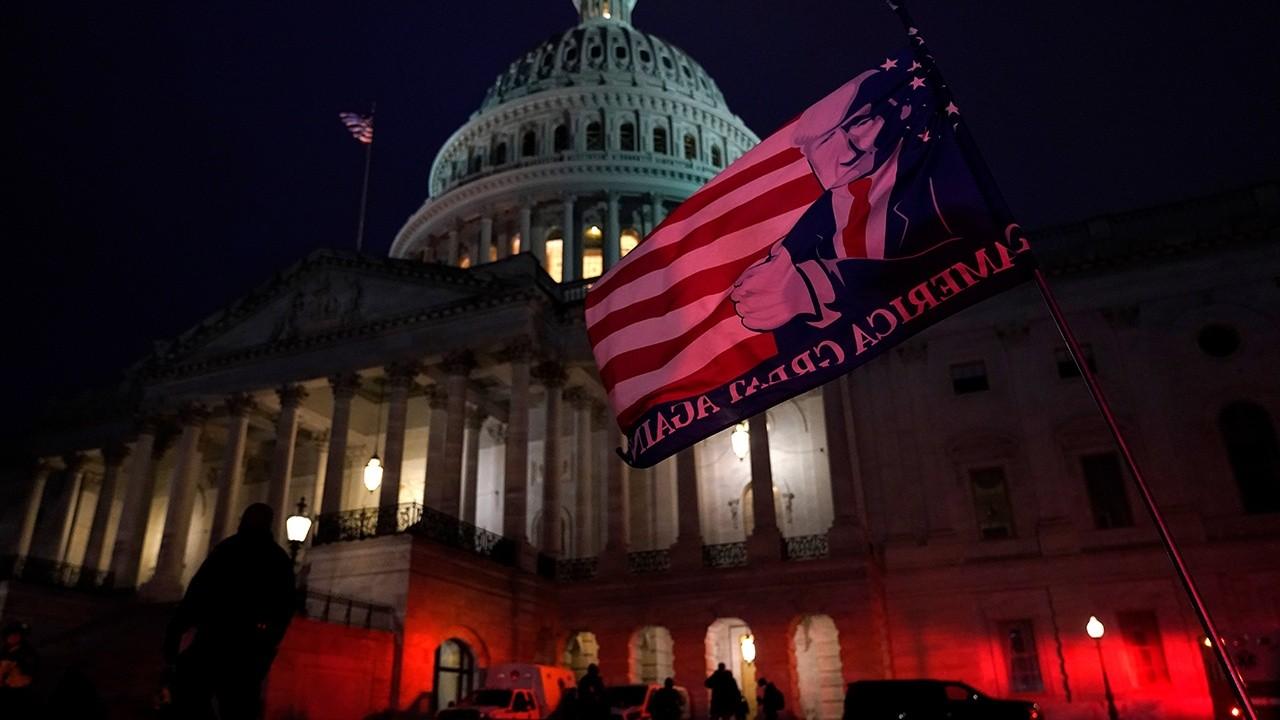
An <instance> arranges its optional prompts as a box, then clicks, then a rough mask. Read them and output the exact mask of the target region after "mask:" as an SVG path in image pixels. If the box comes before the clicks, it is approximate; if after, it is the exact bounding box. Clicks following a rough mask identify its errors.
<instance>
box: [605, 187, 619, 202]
mask: <svg viewBox="0 0 1280 720" xmlns="http://www.w3.org/2000/svg"><path fill="white" fill-rule="evenodd" d="M621 199H622V193H620V192H618V191H617V190H610V191H608V192H606V193H605V200H607V201H608V202H609V204H611V205H616V204H617V203H618V201H619V200H621Z"/></svg>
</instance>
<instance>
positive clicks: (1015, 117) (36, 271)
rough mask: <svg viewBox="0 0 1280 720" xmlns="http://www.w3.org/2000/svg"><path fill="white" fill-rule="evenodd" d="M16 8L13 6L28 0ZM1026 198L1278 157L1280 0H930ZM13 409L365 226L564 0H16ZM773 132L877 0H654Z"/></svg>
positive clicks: (1031, 217)
mask: <svg viewBox="0 0 1280 720" xmlns="http://www.w3.org/2000/svg"><path fill="white" fill-rule="evenodd" d="M15 6H17V7H15ZM912 8H913V11H914V13H915V15H916V20H917V22H918V23H919V24H920V25H921V27H922V29H923V31H924V35H925V37H926V38H927V39H928V40H929V42H930V44H931V45H932V47H933V49H934V52H935V55H936V56H937V57H938V60H939V63H940V66H941V68H942V70H943V72H944V73H945V74H946V75H947V77H948V79H949V81H950V82H951V84H952V86H953V87H954V88H955V91H956V93H957V97H958V99H959V102H960V106H961V109H962V110H963V111H964V112H965V114H966V117H967V118H968V120H969V123H970V127H971V128H972V130H973V131H974V133H975V135H976V136H977V139H978V142H979V143H980V145H981V147H982V149H983V151H984V152H985V154H986V157H987V160H988V163H989V164H990V165H991V167H992V169H993V171H994V173H995V175H996V177H997V179H998V180H999V182H1000V183H1001V185H1002V187H1003V190H1004V193H1005V195H1006V196H1007V197H1008V200H1009V202H1010V204H1011V205H1012V207H1013V210H1014V212H1015V213H1016V214H1017V215H1018V217H1019V218H1020V219H1021V221H1022V222H1023V224H1024V225H1026V226H1029V227H1032V228H1035V227H1042V226H1045V225H1049V224H1054V223H1059V222H1065V221H1070V220H1076V219H1082V218H1085V217H1089V216H1091V215H1096V214H1100V213H1105V212H1110V211H1117V210H1125V209H1131V208H1136V207H1141V206H1147V205H1154V204H1160V203H1164V202H1169V201H1175V200H1179V199H1183V198H1188V197H1194V196H1197V195H1202V194H1208V193H1213V192H1218V191H1222V190H1229V189H1234V188H1240V187H1245V186H1248V185H1250V184H1253V183H1256V182H1259V181H1263V180H1268V179H1275V178H1276V177H1277V176H1280V173H1278V172H1277V170H1280V162H1278V160H1280V137H1278V136H1277V132H1278V131H1277V128H1280V53H1277V52H1276V50H1275V48H1274V45H1273V43H1274V42H1275V36H1276V31H1277V29H1280V3H1276V2H1273V1H1270V0H1267V1H1262V0H1258V1H1255V2H1250V1H1248V0H1242V1H1241V2H1234V3H1209V2H1203V1H1202V0H1199V1H1196V2H1192V1H1190V0H1185V1H1184V0H1161V1H1154V0H1147V1H1141V0H1127V1H1126V2H1116V1H1115V0H1074V1H1073V2H1027V1H1026V0H983V1H982V2H976V1H970V2H959V1H957V0H917V1H916V2H915V3H914V4H913V5H912ZM0 12H2V13H3V30H0V33H3V35H2V40H3V45H4V50H3V52H4V53H5V54H6V56H7V58H6V60H7V67H8V68H9V71H8V73H7V75H8V78H9V80H10V86H11V87H12V90H11V91H10V93H11V94H10V97H11V98H16V102H11V103H10V105H9V108H8V112H7V113H6V114H7V115H8V119H9V121H10V123H9V125H10V127H11V128H12V129H11V130H10V132H9V133H8V139H7V150H8V152H7V153H6V162H5V166H6V170H7V173H6V174H7V175H8V177H9V180H8V182H6V183H5V185H6V187H8V190H6V191H5V192H4V197H5V206H6V207H5V211H4V216H3V220H2V222H3V223H4V225H3V227H4V247H5V253H6V257H5V262H4V264H3V267H4V271H3V276H4V283H3V286H4V287H5V291H6V297H5V298H3V300H4V309H5V312H6V314H7V315H8V319H7V322H6V325H7V327H8V329H9V330H8V333H6V341H5V342H4V343H3V344H4V348H5V349H4V350H3V353H4V355H5V357H6V360H7V362H8V363H10V364H11V366H12V367H10V368H8V369H9V372H8V373H7V374H6V375H5V378H6V381H7V385H8V388H9V393H8V394H9V395H10V399H7V400H6V408H5V409H6V412H5V413H3V415H4V416H5V418H6V422H7V423H10V424H16V425H19V426H21V424H22V423H23V421H24V419H25V418H27V417H29V416H28V415H27V414H26V412H25V409H28V408H31V407H32V406H33V405H34V404H35V403H36V402H37V400H39V399H40V398H44V397H49V396H59V395H65V394H67V393H71V392H74V391H76V390H77V389H81V388H84V387H86V386H93V385H95V384H101V383H104V382H110V381H111V380H112V379H113V378H117V377H119V375H120V372H121V371H122V369H124V368H125V367H127V366H128V365H130V364H131V363H133V362H135V361H137V360H138V359H140V358H141V357H142V356H143V355H144V354H145V352H146V351H147V349H148V348H149V347H150V343H151V341H152V340H154V339H159V338H165V337H171V336H173V335H175V334H177V333H178V332H181V331H182V330H183V329H185V328H187V327H189V326H191V325H193V324H195V323H196V322H198V321H199V320H200V319H201V318H203V317H204V316H206V315H207V314H209V313H211V312H213V311H215V310H216V309H218V308H219V307H221V306H223V305H225V304H227V303H229V302H230V301H232V300H234V299H235V298H237V297H239V296H240V295H242V294H244V293H245V292H247V291H249V290H250V289H252V288H253V287H255V286H257V285H260V284H262V283H264V282H266V281H268V280H269V279H270V278H271V276H272V275H273V274H274V273H276V272H278V271H280V270H283V269H284V268H286V267H287V266H288V265H290V264H292V263H293V262H295V261H297V260H298V259H300V258H302V257H303V256H304V255H306V254H307V253H308V252H310V251H311V250H313V249H315V248H320V247H344V248H349V247H353V246H354V234H355V232H354V231H355V224H356V206H357V202H358V193H359V182H360V172H361V168H362V160H363V154H362V147H361V146H359V145H357V144H356V143H355V141H353V140H352V139H351V138H350V137H349V136H348V135H347V134H346V131H345V130H344V129H343V128H342V126H341V125H340V124H339V122H338V120H337V117H336V116H337V113H338V112H340V111H344V110H355V111H360V110H364V109H367V108H368V106H369V103H370V101H372V100H376V101H377V103H378V126H377V142H376V146H375V151H374V164H373V180H372V190H371V200H370V210H369V212H370V219H369V232H368V236H367V241H366V250H367V251H368V252H372V253H378V254H385V252H386V250H387V248H388V247H389V246H390V243H391V240H392V238H393V237H394V235H395V233H396V231H397V230H398V229H399V227H400V225H401V223H402V222H403V221H404V220H405V219H406V218H407V217H408V216H409V215H410V213H412V212H413V211H414V210H415V209H416V208H417V207H418V206H419V205H420V204H421V203H422V201H423V200H424V198H425V197H426V188H427V173H428V171H429V168H430V163H431V160H432V158H433V157H434V154H435V152H436V150H437V149H438V148H439V147H440V145H441V144H442V143H443V142H444V140H445V139H446V138H447V137H448V136H449V134H450V133H451V132H452V131H453V130H454V129H456V128H457V127H458V126H459V125H461V124H462V123H463V122H464V121H465V120H466V119H467V118H468V116H469V115H470V114H471V112H472V111H474V110H475V109H476V108H477V107H478V106H479V104H480V101H481V98H482V97H483V95H484V92H485V89H486V88H487V87H488V86H489V85H490V84H491V83H492V82H493V80H494V78H495V77H496V75H497V74H498V73H499V72H501V71H502V70H503V69H505V67H506V66H507V65H508V63H510V62H511V61H512V60H513V59H515V58H516V57H518V56H519V55H521V54H523V53H524V52H525V51H526V50H528V49H529V48H532V47H533V46H535V45H536V44H538V43H539V42H541V41H542V40H544V39H545V38H547V37H549V36H550V35H552V34H553V33H557V32H559V31H561V30H563V29H565V28H567V27H569V26H570V25H571V24H572V23H573V22H574V21H575V15H574V11H573V8H572V6H571V3H570V1H569V0H489V1H488V2H477V1H466V2H458V1H454V2H446V1H445V0H413V1H409V0H381V1H379V2H361V3H354V2H353V3H341V4H340V3H332V2H254V3H245V2H227V1H225V0H224V1H223V2H216V3H193V2H182V3H157V2H143V3H104V2H43V3H6V4H5V9H4V10H3V11H0ZM634 21H635V24H636V25H637V26H638V27H639V28H641V29H643V30H645V31H648V32H651V33H653V34H656V35H658V36H659V37H661V38H663V39H665V40H667V41H669V42H672V43H674V44H675V45H677V46H679V47H681V48H682V49H684V50H685V51H687V52H688V53H689V54H690V55H692V56H693V57H694V58H695V59H696V60H698V61H699V62H701V63H702V64H703V66H704V67H705V68H706V69H707V71H708V72H709V73H710V74H711V76H712V77H714V78H715V79H716V80H717V81H718V82H719V84H720V87H721V89H722V90H723V92H724V95H725V97H726V99H727V101H728V103H729V106H730V108H731V109H732V110H733V111H734V112H736V113H737V114H738V115H739V116H741V117H742V118H743V119H744V120H745V121H746V123H747V125H749V126H750V127H751V128H752V129H753V130H755V131H756V132H757V133H758V134H760V135H761V136H764V135H767V134H768V133H769V132H771V131H772V130H773V129H774V128H775V127H777V126H778V125H779V124H781V123H782V122H784V121H785V120H786V119H788V118H790V117H792V116H794V115H795V114H797V113H798V112H799V111H801V110H802V109H803V108H804V107H805V106H807V105H808V104H809V103H811V102H813V101H814V100H816V99H818V98H819V97H821V96H822V95H823V94H825V93H826V92H828V91H830V90H832V89H834V88H835V87H837V86H838V85H840V84H841V83H843V82H844V81H845V80H847V79H848V78H849V77H851V76H853V75H854V74H856V73H858V72H860V71H862V70H863V69H865V68H867V67H870V66H871V65H874V64H878V63H879V62H881V61H882V60H883V58H884V56H885V55H886V54H887V53H889V52H891V51H893V50H895V49H897V48H899V47H900V46H901V45H902V44H903V38H902V35H901V30H900V29H899V27H898V26H897V25H896V21H895V20H894V18H893V17H892V15H891V14H890V13H889V11H888V10H886V9H885V8H884V7H883V5H882V4H881V3H880V2H879V0H856V1H853V2H829V3H819V2H816V1H814V0H793V1H791V2H782V1H780V0H736V1H734V2H728V1H726V0H699V1H697V2H694V1H691V0H641V2H640V3H639V5H638V7H637V9H636V13H635V16H634Z"/></svg>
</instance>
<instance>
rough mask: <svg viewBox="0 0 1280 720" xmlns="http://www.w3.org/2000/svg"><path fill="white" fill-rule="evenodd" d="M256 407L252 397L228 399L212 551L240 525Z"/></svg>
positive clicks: (243, 396)
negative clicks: (251, 415)
mask: <svg viewBox="0 0 1280 720" xmlns="http://www.w3.org/2000/svg"><path fill="white" fill-rule="evenodd" d="M255 406H256V403H255V402H254V400H253V398H252V397H251V396H249V395H244V394H241V395H232V396H231V397H229V398H227V449H226V453H225V454H224V455H223V460H222V473H221V475H220V476H219V477H218V504H217V505H216V506H215V507H214V510H213V522H212V523H211V524H210V526H209V549H210V550H212V549H213V548H214V546H216V545H217V544H218V543H219V542H221V541H222V540H223V539H224V538H227V537H229V536H231V535H232V534H233V533H234V532H235V527H236V525H237V523H238V522H239V519H240V518H239V517H237V513H238V511H239V510H240V488H241V487H243V486H244V450H245V445H246V441H247V439H248V435H249V413H250V412H251V411H252V410H253V409H254V407H255Z"/></svg>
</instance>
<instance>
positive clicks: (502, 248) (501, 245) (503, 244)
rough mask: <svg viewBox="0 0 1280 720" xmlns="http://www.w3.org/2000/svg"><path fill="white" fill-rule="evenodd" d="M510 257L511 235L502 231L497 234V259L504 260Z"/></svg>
mask: <svg viewBox="0 0 1280 720" xmlns="http://www.w3.org/2000/svg"><path fill="white" fill-rule="evenodd" d="M509 257H511V233H509V232H507V231H506V230H503V231H502V232H500V233H498V259H499V260H506V259H507V258H509Z"/></svg>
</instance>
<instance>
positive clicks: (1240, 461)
mask: <svg viewBox="0 0 1280 720" xmlns="http://www.w3.org/2000/svg"><path fill="white" fill-rule="evenodd" d="M1218 432H1220V433H1221V434H1222V443H1223V445H1225V446H1226V450H1227V461H1228V462H1229V463H1230V464H1231V473H1232V474H1233V475H1235V478H1236V486H1237V487H1238V488H1239V489H1240V502H1241V504H1242V505H1244V511H1245V512H1247V513H1275V512H1280V443H1277V442H1276V430H1275V426H1274V425H1273V424H1272V422H1271V416H1270V415H1269V414H1267V411H1266V410H1265V409H1264V408H1263V407H1262V406H1261V405H1255V404H1253V403H1248V402H1238V403H1233V404H1231V405H1228V406H1227V407H1225V408H1223V410H1222V412H1221V413H1219V414H1218Z"/></svg>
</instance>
